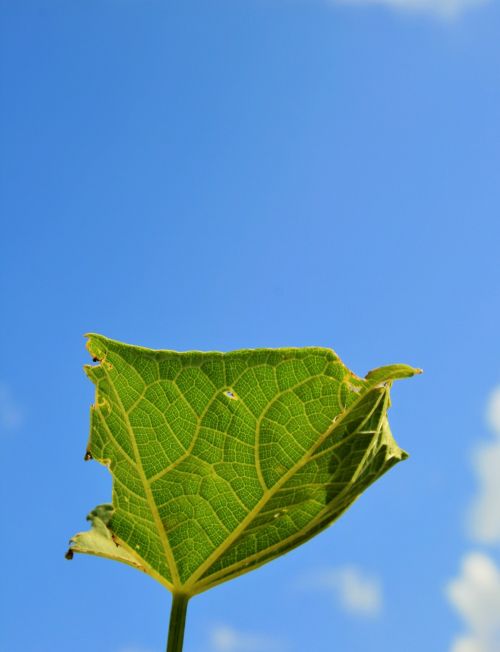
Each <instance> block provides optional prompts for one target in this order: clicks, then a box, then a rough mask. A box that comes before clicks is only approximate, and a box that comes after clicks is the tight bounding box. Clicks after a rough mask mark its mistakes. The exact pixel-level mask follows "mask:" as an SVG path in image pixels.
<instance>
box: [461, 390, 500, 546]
mask: <svg viewBox="0 0 500 652" xmlns="http://www.w3.org/2000/svg"><path fill="white" fill-rule="evenodd" d="M487 420H488V423H489V425H490V427H491V428H492V430H493V433H494V438H493V439H492V440H491V441H489V442H483V443H481V444H480V445H479V446H478V447H477V449H476V451H475V452H474V455H473V465H474V469H475V471H476V476H477V479H478V484H479V487H478V491H477V495H476V497H475V499H474V500H473V503H472V506H471V509H470V512H469V518H468V525H469V530H470V534H471V536H472V537H473V539H474V540H476V541H478V542H480V543H487V544H494V543H500V507H499V506H500V387H497V388H496V389H495V390H494V391H493V392H492V394H491V396H490V400H489V402H488V408H487Z"/></svg>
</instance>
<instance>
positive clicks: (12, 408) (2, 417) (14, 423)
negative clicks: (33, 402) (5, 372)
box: [0, 382, 23, 431]
mask: <svg viewBox="0 0 500 652" xmlns="http://www.w3.org/2000/svg"><path fill="white" fill-rule="evenodd" d="M22 422H23V413H22V411H21V408H20V407H19V406H18V405H17V403H16V401H15V400H14V397H13V396H12V392H11V390H10V388H9V386H8V385H6V384H5V383H2V382H0V430H5V431H6V430H15V429H16V428H18V427H19V426H20V425H21V424H22Z"/></svg>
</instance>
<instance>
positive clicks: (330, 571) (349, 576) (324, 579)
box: [300, 566, 383, 618]
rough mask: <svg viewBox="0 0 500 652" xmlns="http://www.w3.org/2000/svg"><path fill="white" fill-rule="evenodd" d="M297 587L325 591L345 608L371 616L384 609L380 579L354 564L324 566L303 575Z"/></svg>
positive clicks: (348, 610)
mask: <svg viewBox="0 0 500 652" xmlns="http://www.w3.org/2000/svg"><path fill="white" fill-rule="evenodd" d="M300 586H301V587H302V588H304V589H313V590H319V591H326V592H328V593H329V594H330V595H331V596H332V598H333V600H334V602H335V603H336V604H338V605H339V606H340V607H341V608H342V609H343V610H344V611H347V612H349V613H352V614H355V615H358V616H364V617H369V618H373V617H376V616H378V615H379V614H380V613H381V611H382V608H383V595H382V585H381V582H380V580H378V579H377V578H375V577H371V576H369V575H367V574H366V573H365V572H364V571H362V570H361V569H359V568H357V567H356V566H343V567H340V568H326V569H323V570H322V571H315V572H313V573H310V574H309V575H308V576H306V577H304V578H303V579H302V580H301V582H300Z"/></svg>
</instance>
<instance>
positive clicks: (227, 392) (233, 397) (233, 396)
mask: <svg viewBox="0 0 500 652" xmlns="http://www.w3.org/2000/svg"><path fill="white" fill-rule="evenodd" d="M224 396H227V397H228V398H230V399H231V400H232V401H237V400H238V397H237V396H236V394H235V393H234V392H233V390H231V389H226V390H225V392H224Z"/></svg>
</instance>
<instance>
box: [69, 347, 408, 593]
mask: <svg viewBox="0 0 500 652" xmlns="http://www.w3.org/2000/svg"><path fill="white" fill-rule="evenodd" d="M88 337H89V340H88V348H89V351H90V352H91V354H92V356H93V357H94V359H97V360H98V361H99V364H98V366H97V367H94V366H87V367H86V371H87V374H88V375H89V377H90V378H91V380H92V381H93V382H94V383H95V385H96V402H95V405H94V406H93V408H92V410H91V415H92V416H91V435H90V439H89V444H88V450H89V451H90V453H91V454H92V456H93V457H94V458H95V459H97V460H98V461H100V462H102V463H104V464H106V465H107V466H108V467H109V468H110V471H111V473H112V474H113V506H114V511H113V516H112V518H110V520H109V522H108V523H106V527H107V528H108V529H109V531H110V532H111V533H112V534H113V536H115V537H116V538H117V540H119V541H120V542H123V546H124V547H126V548H127V549H129V550H132V551H133V552H134V555H136V556H137V558H138V559H139V560H140V561H139V564H141V563H142V562H144V563H142V565H143V566H144V567H145V568H146V572H150V574H152V575H153V576H155V577H156V579H160V581H162V583H164V584H165V585H166V586H168V587H169V588H171V589H172V590H176V591H182V592H184V593H186V594H189V595H194V594H195V593H198V592H201V591H203V590H206V589H207V588H210V587H211V586H213V585H215V584H216V583H220V581H225V580H226V579H230V578H231V577H236V576H238V575H239V574H241V573H242V572H247V570H250V569H251V568H254V567H256V566H258V565H261V564H262V563H266V562H267V561H270V560H271V559H274V558H275V557H276V556H279V555H280V554H283V553H284V552H287V551H288V550H290V549H292V548H293V547H296V546H297V545H300V544H301V543H303V542H304V541H306V540H307V539H308V538H310V537H311V536H314V535H315V534H316V533H317V532H319V531H321V530H322V529H324V527H326V526H328V525H329V524H330V523H331V522H332V521H333V520H335V519H336V518H338V516H339V515H340V514H342V513H343V512H344V511H345V510H346V509H347V508H348V507H349V506H350V505H351V504H352V502H354V500H356V498H357V497H358V496H359V495H360V493H362V491H364V489H366V488H367V486H369V484H371V483H372V482H373V481H374V480H375V479H377V478H378V477H380V475H382V474H383V473H385V472H386V471H387V470H388V469H389V468H390V467H391V466H393V465H394V464H395V463H397V462H398V461H400V460H401V459H404V457H405V455H406V454H405V453H404V452H403V451H401V449H399V447H398V446H397V444H396V443H395V441H394V439H393V438H392V435H391V433H390V429H389V426H388V422H387V418H386V412H387V409H388V406H389V390H390V385H391V383H392V381H393V380H394V379H396V378H400V377H408V376H409V375H412V373H417V372H418V370H413V369H411V368H410V367H406V366H404V365H392V366H389V367H386V368H382V369H380V370H375V371H373V372H370V374H368V376H367V379H366V380H363V379H360V378H358V377H357V376H356V375H355V374H353V373H352V372H350V371H349V370H348V369H347V368H346V367H345V366H344V365H343V363H342V362H341V361H340V360H339V358H338V357H337V356H336V354H335V353H334V352H333V351H331V350H329V349H322V348H318V347H310V348H305V349H256V350H242V351H234V352H230V353H219V352H209V353H204V352H188V353H177V352H173V351H153V350H150V349H144V348H142V347H133V346H130V345H125V344H122V343H120V342H116V341H114V340H109V339H107V338H104V337H103V336H100V335H94V334H91V335H89V336H88ZM377 455H378V457H377ZM77 536H82V535H77ZM77 548H78V547H77V546H75V548H74V549H75V552H82V551H83V552H84V550H82V549H77ZM103 556H106V555H103ZM141 560H142V561H141ZM125 563H127V561H125ZM132 565H134V564H132Z"/></svg>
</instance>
